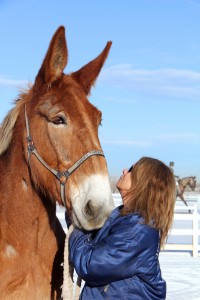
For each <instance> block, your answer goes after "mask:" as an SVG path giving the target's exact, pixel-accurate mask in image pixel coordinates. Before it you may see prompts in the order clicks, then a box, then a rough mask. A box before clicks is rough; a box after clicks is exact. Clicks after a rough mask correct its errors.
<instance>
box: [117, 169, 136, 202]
mask: <svg viewBox="0 0 200 300" xmlns="http://www.w3.org/2000/svg"><path fill="white" fill-rule="evenodd" d="M131 170H132V167H131V168H130V169H129V170H128V169H124V170H123V171H122V176H121V177H120V178H119V180H118V182H117V188H118V190H119V192H120V194H121V196H122V198H124V197H125V196H126V194H127V192H128V191H129V190H130V188H131Z"/></svg>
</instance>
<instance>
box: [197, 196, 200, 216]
mask: <svg viewBox="0 0 200 300" xmlns="http://www.w3.org/2000/svg"><path fill="white" fill-rule="evenodd" d="M197 210H198V211H199V212H200V195H199V194H198V195H197Z"/></svg>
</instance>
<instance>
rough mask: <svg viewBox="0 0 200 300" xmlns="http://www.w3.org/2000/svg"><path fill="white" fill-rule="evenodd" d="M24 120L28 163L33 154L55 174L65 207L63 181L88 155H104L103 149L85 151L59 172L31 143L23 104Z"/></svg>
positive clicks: (65, 180) (64, 181)
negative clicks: (68, 166) (64, 169)
mask: <svg viewBox="0 0 200 300" xmlns="http://www.w3.org/2000/svg"><path fill="white" fill-rule="evenodd" d="M25 121H26V131H27V138H26V139H27V143H28V148H27V150H28V163H29V166H30V156H31V154H34V155H35V156H36V157H37V159H38V160H39V162H40V163H41V164H42V165H43V166H44V167H45V168H46V169H48V170H49V171H50V172H51V173H52V174H54V175H55V176H56V178H57V179H58V180H59V181H60V195H61V200H62V203H63V205H64V206H65V208H67V207H66V200H65V183H66V182H67V179H68V178H69V176H70V175H71V174H72V173H73V172H74V171H75V170H76V169H77V168H78V167H79V166H80V165H81V164H82V163H84V162H85V161H86V160H87V159H88V158H89V157H91V156H93V155H98V156H104V153H103V151H101V150H91V151H89V152H87V153H86V154H85V155H83V156H82V157H81V158H80V159H79V160H77V161H76V162H75V163H74V164H73V165H72V166H71V167H70V168H69V169H67V170H66V171H64V172H59V171H58V170H56V169H54V168H51V167H50V166H49V165H48V164H47V163H46V162H45V161H44V159H43V158H42V157H41V156H40V154H39V153H38V152H37V150H36V148H35V145H34V143H33V140H32V138H31V135H30V128H29V122H28V117H27V113H26V106H25ZM104 157H105V156H104Z"/></svg>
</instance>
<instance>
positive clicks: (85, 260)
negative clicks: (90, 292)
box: [69, 220, 142, 286]
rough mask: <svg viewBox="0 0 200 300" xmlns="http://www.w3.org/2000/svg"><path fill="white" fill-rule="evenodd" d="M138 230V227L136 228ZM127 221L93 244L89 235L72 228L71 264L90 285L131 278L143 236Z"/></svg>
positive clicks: (70, 243) (135, 269)
mask: <svg viewBox="0 0 200 300" xmlns="http://www.w3.org/2000/svg"><path fill="white" fill-rule="evenodd" d="M139 228H141V226H139ZM139 231H140V229H139V230H138V226H136V227H135V228H133V225H132V224H130V222H127V221H126V220H125V221H124V222H122V223H120V224H118V226H116V229H115V228H113V230H112V231H111V232H110V233H109V235H108V236H107V237H106V238H104V239H103V240H100V241H99V242H97V243H95V242H94V241H93V240H91V239H90V238H89V234H87V233H84V232H82V231H80V230H77V229H75V230H74V231H73V233H72V234H71V236H70V241H69V246H70V261H71V262H72V264H73V265H74V267H75V269H76V272H77V274H78V275H79V276H80V277H81V278H83V279H84V280H85V281H86V282H87V283H89V284H91V285H95V286H97V285H99V286H100V285H106V284H108V283H110V282H112V281H116V280H121V279H124V278H128V277H131V276H133V275H134V274H135V273H136V271H137V258H138V255H139V248H140V247H139V244H140V240H141V238H142V234H141V233H140V232H139Z"/></svg>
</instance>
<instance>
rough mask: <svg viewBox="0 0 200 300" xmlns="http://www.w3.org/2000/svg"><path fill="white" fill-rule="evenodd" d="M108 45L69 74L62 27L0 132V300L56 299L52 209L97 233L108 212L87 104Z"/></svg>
mask: <svg viewBox="0 0 200 300" xmlns="http://www.w3.org/2000/svg"><path fill="white" fill-rule="evenodd" d="M111 44H112V43H111V42H108V43H107V45H106V46H105V48H104V50H103V51H102V52H101V54H100V55H99V56H97V57H96V58H95V59H94V60H92V61H90V62H89V63H88V64H86V65H85V66H83V67H82V68H81V69H80V70H78V71H76V72H73V73H71V74H69V75H66V74H64V73H63V71H64V68H65V66H66V65H67V60H68V51H67V44H66V39H65V28H64V27H63V26H61V27H59V28H58V29H57V31H56V32H55V34H54V36H53V37H52V40H51V42H50V45H49V48H48V51H47V54H46V56H45V58H44V61H43V63H42V65H41V68H40V69H39V72H38V74H37V76H36V78H35V82H34V84H33V85H32V87H30V88H29V89H28V90H27V91H26V92H24V93H22V94H21V95H20V96H19V99H18V100H17V101H16V103H15V106H14V108H13V109H12V110H11V111H10V112H9V113H8V115H7V116H6V117H5V119H4V121H3V123H2V126H1V128H0V174H1V179H0V298H1V299H3V300H16V299H17V300H19V299H20V300H50V299H60V297H61V289H60V287H61V285H62V279H63V274H62V272H63V269H62V267H61V263H62V261H63V248H64V240H65V233H64V231H63V229H62V226H61V224H60V223H59V221H58V219H57V218H56V203H57V204H59V205H65V206H66V209H67V211H68V214H69V215H70V216H71V218H72V220H73V222H74V224H75V225H76V226H78V227H80V228H84V229H86V230H92V229H97V228H99V227H101V226H102V225H103V223H104V222H105V219H106V218H107V216H108V215H109V214H110V212H111V210H112V209H113V208H114V202H113V199H112V194H111V189H110V184H109V178H108V171H107V164H106V160H105V157H104V155H103V152H102V148H101V145H100V141H99V138H98V126H99V124H100V123H101V112H100V111H99V110H98V109H97V108H96V107H94V106H93V105H92V104H91V103H90V102H89V101H88V95H89V93H90V90H91V88H92V86H93V84H94V82H95V80H96V79H97V77H98V75H99V73H100V70H101V68H102V66H103V64H104V62H105V60H106V58H107V55H108V53H109V50H110V47H111Z"/></svg>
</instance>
